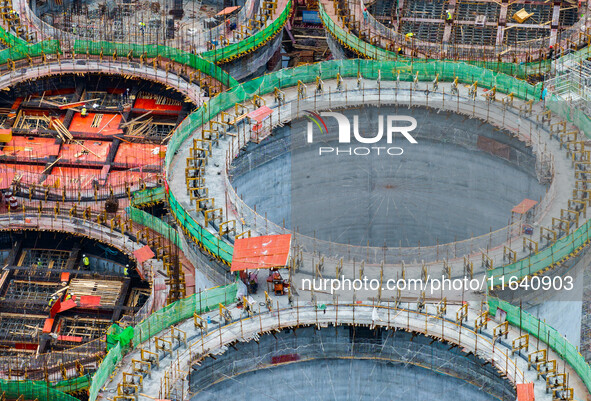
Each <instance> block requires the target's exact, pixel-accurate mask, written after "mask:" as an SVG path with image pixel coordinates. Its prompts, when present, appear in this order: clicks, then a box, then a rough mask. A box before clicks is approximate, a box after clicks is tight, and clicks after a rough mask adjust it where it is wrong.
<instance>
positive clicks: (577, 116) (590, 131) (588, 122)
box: [546, 94, 591, 136]
mask: <svg viewBox="0 0 591 401" xmlns="http://www.w3.org/2000/svg"><path fill="white" fill-rule="evenodd" d="M546 107H547V108H548V109H550V110H552V111H553V112H554V113H556V114H558V115H559V116H561V117H562V118H564V119H565V120H566V121H568V122H570V123H573V124H574V125H576V126H577V128H579V130H580V131H581V132H583V133H585V135H586V136H591V119H590V118H589V116H588V115H586V114H585V112H584V111H583V110H581V109H579V108H576V107H573V105H572V104H569V102H567V101H566V100H564V99H561V98H560V97H559V96H557V95H555V94H552V96H551V97H550V98H549V99H547V100H546Z"/></svg>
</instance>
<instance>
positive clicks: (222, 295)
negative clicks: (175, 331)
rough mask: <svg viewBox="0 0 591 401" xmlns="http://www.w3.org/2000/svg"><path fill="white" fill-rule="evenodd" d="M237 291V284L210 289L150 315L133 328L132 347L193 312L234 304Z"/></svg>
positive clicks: (202, 311)
mask: <svg viewBox="0 0 591 401" xmlns="http://www.w3.org/2000/svg"><path fill="white" fill-rule="evenodd" d="M237 291H238V284H237V283H233V284H230V285H226V286H222V287H214V288H210V289H208V290H206V291H202V292H200V293H198V294H193V295H191V296H189V297H187V298H185V299H181V300H180V301H177V302H174V303H172V304H170V305H168V306H166V307H164V308H162V309H160V310H159V311H157V312H154V313H152V314H151V315H150V316H149V317H148V318H147V319H145V320H143V321H142V322H141V323H139V324H138V325H137V326H135V328H134V336H133V344H134V346H135V345H138V344H140V343H142V342H144V341H146V340H148V339H149V338H150V337H152V336H154V335H156V334H158V333H160V332H161V331H162V330H164V329H166V328H168V327H170V326H171V325H173V324H176V323H178V322H181V321H183V320H186V319H188V318H190V317H192V316H193V314H194V313H195V312H197V313H204V312H207V311H210V310H212V309H215V308H217V307H218V305H219V304H220V303H221V304H223V305H226V304H229V303H232V302H234V300H235V299H236V292H237Z"/></svg>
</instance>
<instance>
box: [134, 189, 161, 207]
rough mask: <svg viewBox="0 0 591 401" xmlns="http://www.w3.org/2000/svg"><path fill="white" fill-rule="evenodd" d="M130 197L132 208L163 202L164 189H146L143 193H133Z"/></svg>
mask: <svg viewBox="0 0 591 401" xmlns="http://www.w3.org/2000/svg"><path fill="white" fill-rule="evenodd" d="M132 195H133V197H132V199H131V205H132V206H140V205H146V204H148V203H156V202H161V201H163V200H164V187H156V188H147V189H144V190H143V191H135V192H133V194H132Z"/></svg>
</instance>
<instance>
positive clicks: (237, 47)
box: [201, 0, 291, 63]
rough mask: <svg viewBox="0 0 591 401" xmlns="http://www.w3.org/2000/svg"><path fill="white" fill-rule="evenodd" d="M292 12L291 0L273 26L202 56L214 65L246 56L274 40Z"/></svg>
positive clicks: (270, 25)
mask: <svg viewBox="0 0 591 401" xmlns="http://www.w3.org/2000/svg"><path fill="white" fill-rule="evenodd" d="M290 11H291V0H289V1H288V2H287V5H286V6H285V8H284V9H283V11H282V12H281V14H280V15H279V17H277V19H275V21H273V22H272V23H271V24H269V26H267V27H266V28H265V29H262V30H260V31H258V32H257V33H255V34H254V35H252V36H250V37H248V38H246V39H244V40H241V41H240V42H238V43H232V44H230V45H228V46H224V47H222V48H221V49H215V50H210V51H206V52H204V53H201V56H202V57H203V58H204V59H206V60H209V61H211V62H214V63H223V62H226V61H232V60H234V59H237V58H239V57H241V56H243V55H245V54H248V53H251V52H253V51H255V50H256V49H258V48H259V47H261V46H264V45H266V44H267V43H268V42H269V41H271V39H273V38H274V37H275V36H276V35H277V34H278V33H279V32H281V30H282V29H283V26H284V25H285V23H286V22H287V17H289V13H290Z"/></svg>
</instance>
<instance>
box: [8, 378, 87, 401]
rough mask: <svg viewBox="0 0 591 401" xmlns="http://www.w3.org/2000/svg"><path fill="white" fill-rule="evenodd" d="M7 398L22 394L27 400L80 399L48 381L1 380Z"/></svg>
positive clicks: (61, 400) (55, 400) (14, 397)
mask: <svg viewBox="0 0 591 401" xmlns="http://www.w3.org/2000/svg"><path fill="white" fill-rule="evenodd" d="M2 392H3V393H4V396H5V397H6V398H12V399H17V398H18V397H20V396H21V395H23V396H24V397H25V399H27V400H35V399H37V400H39V401H78V399H77V398H75V397H72V396H71V395H69V394H66V393H63V392H61V391H59V390H57V389H55V388H53V387H51V386H48V385H47V384H46V383H43V384H41V383H39V382H33V381H29V380H26V381H16V380H0V393H2Z"/></svg>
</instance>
